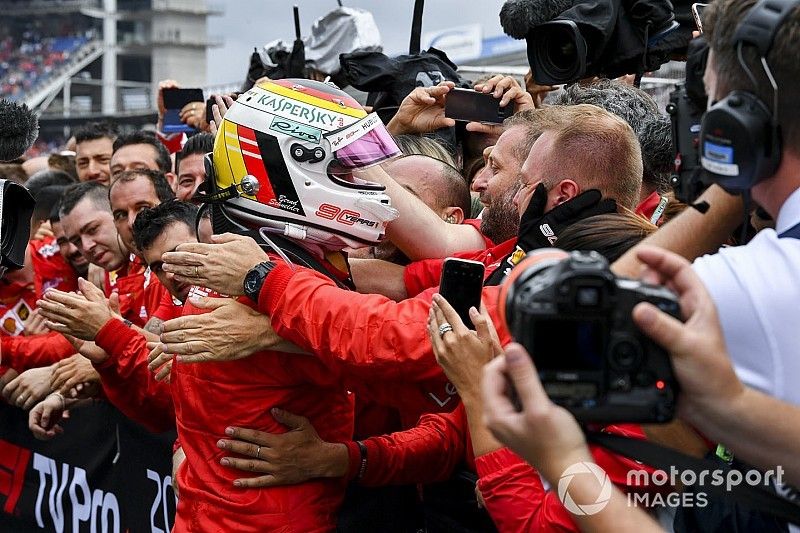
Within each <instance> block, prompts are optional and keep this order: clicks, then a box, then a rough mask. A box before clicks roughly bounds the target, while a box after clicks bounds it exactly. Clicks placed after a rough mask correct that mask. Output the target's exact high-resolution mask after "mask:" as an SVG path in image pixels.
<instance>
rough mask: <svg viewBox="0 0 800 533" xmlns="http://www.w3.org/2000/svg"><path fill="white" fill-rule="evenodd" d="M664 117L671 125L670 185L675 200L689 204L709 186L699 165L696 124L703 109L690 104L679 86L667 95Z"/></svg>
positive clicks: (688, 97)
mask: <svg viewBox="0 0 800 533" xmlns="http://www.w3.org/2000/svg"><path fill="white" fill-rule="evenodd" d="M667 114H668V115H669V117H670V121H671V122H672V140H673V146H674V148H673V149H674V155H675V166H674V169H673V172H672V175H671V176H670V186H671V187H672V188H673V190H674V191H675V197H676V198H677V199H678V200H680V201H681V202H683V203H686V204H692V203H694V201H695V200H696V199H697V197H698V196H700V195H701V194H702V193H703V191H705V190H706V189H707V188H708V186H709V185H711V182H710V181H709V180H708V178H707V177H706V174H705V171H704V170H703V167H702V166H700V125H701V121H702V119H703V110H702V109H699V108H698V107H697V106H696V105H695V104H694V102H693V101H692V99H691V97H690V96H689V94H688V93H687V89H686V86H679V87H678V88H677V89H675V90H674V91H672V92H671V93H670V95H669V103H668V104H667Z"/></svg>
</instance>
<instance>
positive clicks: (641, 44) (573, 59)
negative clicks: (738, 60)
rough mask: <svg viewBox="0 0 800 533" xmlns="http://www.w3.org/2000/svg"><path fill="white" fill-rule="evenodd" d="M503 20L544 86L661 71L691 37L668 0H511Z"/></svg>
mask: <svg viewBox="0 0 800 533" xmlns="http://www.w3.org/2000/svg"><path fill="white" fill-rule="evenodd" d="M500 23H501V24H502V26H503V30H504V31H505V32H506V33H507V34H509V35H511V36H512V37H514V38H517V39H520V38H522V37H524V38H525V40H526V41H527V44H528V62H529V63H530V66H531V69H532V71H533V77H534V79H535V80H536V82H537V83H539V84H541V85H560V84H564V83H570V82H573V81H577V80H579V79H582V78H589V77H592V76H598V75H602V76H605V77H608V78H616V77H618V76H622V75H625V74H637V73H638V74H643V73H644V72H646V71H651V70H657V69H658V67H660V66H661V65H662V64H664V63H666V62H667V61H669V59H670V57H671V56H672V55H673V54H675V53H678V52H680V53H683V52H684V51H685V49H686V45H687V43H688V41H689V34H688V33H687V32H683V31H679V24H678V23H677V22H676V21H675V13H674V9H673V6H672V3H671V2H669V0H507V2H506V4H505V5H504V6H503V9H502V10H501V12H500Z"/></svg>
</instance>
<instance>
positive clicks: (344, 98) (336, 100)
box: [272, 80, 362, 109]
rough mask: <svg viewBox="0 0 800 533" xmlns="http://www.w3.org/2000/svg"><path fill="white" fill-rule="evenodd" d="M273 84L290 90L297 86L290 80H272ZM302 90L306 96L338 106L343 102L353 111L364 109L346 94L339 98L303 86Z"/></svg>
mask: <svg viewBox="0 0 800 533" xmlns="http://www.w3.org/2000/svg"><path fill="white" fill-rule="evenodd" d="M272 83H275V84H277V85H282V86H284V87H288V88H290V89H291V88H292V87H294V86H295V85H294V84H293V83H292V82H290V81H288V80H272ZM300 90H301V91H302V92H304V93H306V94H310V95H312V96H316V97H318V98H322V99H323V100H328V101H331V102H333V103H335V104H337V105H341V104H339V102H342V103H343V104H344V105H345V106H347V107H352V108H353V109H362V108H361V104H359V103H358V102H357V101H356V99H355V98H353V97H352V96H350V95H349V94H345V95H344V96H338V95H333V94H329V93H326V92H323V91H318V90H317V89H314V88H313V87H307V86H303V87H302V88H301V89H300Z"/></svg>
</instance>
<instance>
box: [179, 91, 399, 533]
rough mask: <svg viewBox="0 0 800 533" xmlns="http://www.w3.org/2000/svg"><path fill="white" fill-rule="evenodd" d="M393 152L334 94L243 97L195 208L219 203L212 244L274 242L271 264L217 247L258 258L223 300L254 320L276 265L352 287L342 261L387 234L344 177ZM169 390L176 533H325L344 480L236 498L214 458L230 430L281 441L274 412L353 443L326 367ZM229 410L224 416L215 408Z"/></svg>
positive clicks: (376, 201)
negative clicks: (254, 431)
mask: <svg viewBox="0 0 800 533" xmlns="http://www.w3.org/2000/svg"><path fill="white" fill-rule="evenodd" d="M398 153H399V150H398V149H397V147H396V145H395V144H394V141H392V139H391V137H390V136H389V134H388V133H387V132H386V131H385V128H384V126H383V125H382V123H381V122H380V119H378V117H377V116H376V115H367V113H366V112H365V111H364V110H363V109H362V108H361V107H360V106H359V105H358V103H357V102H355V100H353V99H352V98H351V97H350V96H348V95H347V94H346V93H344V92H343V91H340V90H338V89H336V88H335V87H334V86H332V85H329V84H325V83H319V82H314V81H309V80H280V81H276V82H264V83H261V84H259V85H256V86H254V87H253V88H252V89H251V90H249V91H248V92H246V93H244V94H242V95H241V96H240V97H239V99H238V100H237V102H236V103H235V104H233V106H232V107H231V108H230V109H229V110H228V112H227V113H226V115H225V117H224V120H223V121H222V123H221V125H220V131H219V133H218V135H217V137H216V141H215V146H214V153H213V165H212V167H211V168H209V169H207V170H210V171H212V172H209V176H208V177H207V183H208V184H209V187H208V188H207V194H208V196H207V197H206V198H205V199H206V201H209V202H216V203H215V205H213V206H212V207H213V216H214V219H213V222H214V230H215V232H216V233H220V232H223V231H235V232H239V233H249V234H250V235H253V236H254V237H255V238H256V239H258V240H260V241H262V242H264V243H266V244H270V243H271V246H274V253H273V254H272V255H270V256H269V258H270V259H271V260H272V261H274V262H267V261H266V260H267V259H268V256H267V255H265V254H264V252H263V251H262V250H261V248H260V247H259V246H258V244H256V242H255V241H254V240H253V239H251V238H248V237H241V238H239V237H235V236H231V235H222V236H220V237H216V240H217V241H218V242H220V241H222V242H225V241H228V242H232V243H233V244H234V245H235V246H236V247H237V248H239V249H240V253H239V254H237V255H238V256H239V257H243V256H245V257H246V256H247V255H248V253H247V252H249V253H250V254H252V253H254V252H255V253H257V254H258V255H259V257H260V261H262V262H263V263H264V264H262V265H260V266H257V267H256V268H255V270H254V271H253V275H252V276H251V277H250V278H249V279H248V281H247V283H246V284H242V283H241V280H240V283H239V285H238V287H236V288H235V289H234V290H231V291H225V294H230V295H239V296H240V298H239V300H240V301H241V302H249V305H251V306H253V307H254V306H255V305H256V300H257V299H258V295H259V294H260V292H261V289H262V286H266V285H263V283H264V280H265V279H266V277H267V275H268V273H269V270H270V269H271V268H272V267H273V266H274V265H275V264H279V265H286V268H289V269H290V270H291V269H292V268H296V267H294V266H292V265H291V264H290V263H287V262H286V261H287V260H290V261H292V262H293V263H299V264H301V265H304V266H307V267H310V268H312V269H314V270H316V271H318V272H319V274H320V275H321V276H323V277H325V279H330V280H331V283H333V284H334V285H336V286H339V287H342V288H347V287H352V282H351V280H350V276H349V272H348V270H347V263H346V260H345V257H344V256H343V254H342V253H341V250H343V249H344V248H346V247H351V248H352V247H361V246H367V245H375V244H378V243H379V242H380V241H381V239H382V238H383V235H384V230H385V225H386V222H387V221H389V220H391V219H392V218H393V217H394V216H396V215H395V212H394V210H393V209H392V208H391V207H390V206H389V198H388V197H387V196H386V195H385V194H383V187H382V186H380V185H377V184H373V183H369V182H366V181H363V180H358V179H354V178H353V175H352V173H353V170H357V169H359V168H362V167H364V166H367V165H374V164H377V163H380V162H382V161H384V160H387V159H389V158H390V157H394V156H396V155H398ZM254 230H255V231H254ZM258 230H260V231H261V235H259V234H258ZM267 236H268V237H269V239H268V240H267V239H266V237H267ZM250 266H252V265H249V266H248V268H249V267H250ZM204 268H206V264H205V263H204V262H200V263H196V264H193V266H192V268H191V270H192V271H193V274H196V275H198V276H199V275H200V273H201V271H202V270H203V269H204ZM190 281H191V280H190ZM198 282H199V278H195V280H194V283H198ZM201 295H202V296H207V297H208V298H209V299H211V300H214V299H218V298H220V297H221V296H220V294H219V292H215V291H212V290H209V289H207V288H204V287H202V286H196V287H193V288H192V289H191V291H190V299H189V303H187V305H185V306H184V315H187V316H190V315H193V314H198V313H204V312H206V311H207V309H203V308H200V307H197V306H195V305H194V303H193V300H192V296H195V297H196V296H201ZM218 356H222V357H221V358H223V359H224V354H218ZM170 380H171V387H172V392H173V401H174V405H175V415H176V419H177V426H178V438H179V440H180V443H181V446H182V448H183V451H184V452H185V454H186V460H185V461H184V463H183V464H182V466H181V467H180V468H179V469H178V471H177V478H178V484H179V486H180V495H181V497H180V499H179V501H178V509H177V516H176V521H175V529H174V531H177V532H183V531H209V530H213V531H218V530H236V531H264V530H268V529H273V528H274V529H277V528H280V529H282V530H284V531H329V530H333V529H334V528H335V525H336V517H337V514H338V508H339V506H340V504H341V502H342V500H343V497H344V488H345V481H344V480H341V479H340V480H314V481H309V482H306V483H302V484H299V485H294V486H285V487H274V488H268V489H264V490H259V491H255V492H254V491H242V490H240V489H237V488H235V487H234V485H233V481H234V479H235V476H234V473H233V472H231V471H230V470H229V469H227V468H225V467H224V466H223V465H220V464H219V462H218V461H219V460H220V458H221V456H222V451H221V450H220V449H219V448H218V447H217V441H218V440H219V439H220V438H221V437H222V436H224V435H225V429H226V428H227V427H229V426H231V425H239V426H242V425H244V426H249V427H254V428H258V429H259V430H262V431H269V432H283V431H285V429H284V428H283V426H282V425H281V424H280V423H279V422H278V421H277V419H276V418H275V417H274V416H273V415H272V413H271V412H270V409H271V408H273V407H279V406H280V407H281V408H284V409H288V410H293V411H294V412H298V413H302V414H303V415H304V416H306V417H308V418H309V420H312V421H313V423H314V424H315V426H316V427H317V428H318V430H319V432H320V435H321V436H324V437H323V438H325V439H330V440H332V441H343V440H347V439H349V438H351V436H352V432H353V402H352V397H351V395H350V394H349V393H348V392H347V390H346V389H345V387H344V385H343V379H342V377H341V374H340V373H339V371H338V369H337V366H336V365H334V364H333V362H332V361H326V360H325V358H324V357H312V356H309V355H294V354H289V353H285V352H279V351H274V350H269V351H259V352H257V353H254V354H252V355H250V356H249V357H247V358H246V359H243V360H234V361H221V362H208V363H204V364H198V365H182V364H176V365H173V367H172V374H171V376H170ZM209 382H213V383H214V387H213V388H209V387H208V383H209ZM231 402H233V403H235V405H236V409H235V410H232V409H229V408H228V407H224V406H226V405H230V404H231ZM210 524H213V525H210Z"/></svg>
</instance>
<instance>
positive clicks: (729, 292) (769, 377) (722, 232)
mask: <svg viewBox="0 0 800 533" xmlns="http://www.w3.org/2000/svg"><path fill="white" fill-rule="evenodd" d="M754 4H755V2H753V1H751V0H719V1H717V2H714V3H713V4H711V5H710V6H709V8H708V9H707V10H706V12H705V23H704V30H705V35H706V37H707V38H708V41H709V43H710V47H711V49H710V53H709V58H708V63H707V66H706V72H705V85H706V90H707V92H708V94H709V95H711V97H712V99H713V100H714V101H721V100H723V99H724V98H725V97H726V96H728V95H729V94H730V93H731V92H732V91H747V92H754V93H755V94H756V95H757V96H758V97H759V99H760V100H761V103H762V104H763V105H764V106H766V109H769V110H770V113H776V115H775V120H776V122H777V125H778V126H779V130H780V136H781V138H782V144H781V145H780V148H779V147H778V145H777V144H776V145H774V153H775V154H776V157H775V159H776V160H777V161H779V163H778V164H777V166H775V170H774V172H772V174H771V175H753V174H755V171H754V170H753V169H752V165H753V164H754V163H755V162H756V161H757V159H758V158H760V157H762V156H761V155H759V154H760V153H761V152H759V154H755V153H749V152H747V151H746V150H744V147H745V146H752V145H753V144H754V143H760V144H763V143H765V142H768V140H767V139H766V137H764V135H763V134H753V135H754V137H752V139H749V140H747V141H744V142H743V141H742V140H737V141H736V142H737V144H736V149H737V151H736V154H737V155H736V156H737V157H739V158H741V157H745V156H746V157H747V158H748V159H747V160H745V159H737V163H738V164H739V166H740V169H741V173H742V174H741V175H738V176H736V177H737V179H740V181H747V183H746V184H744V185H742V184H739V185H738V186H736V187H732V188H731V190H736V191H744V192H746V193H749V194H751V195H752V199H753V201H755V202H756V203H758V204H759V205H760V206H762V207H763V208H764V210H765V211H766V212H767V213H768V214H769V215H770V216H771V217H772V218H773V219H775V221H776V228H775V230H771V229H765V230H762V231H761V232H759V233H758V234H757V236H756V237H755V238H754V239H753V240H752V241H751V242H750V243H748V244H747V245H746V246H740V247H731V248H724V249H722V250H720V251H718V252H717V249H718V247H719V246H720V245H721V244H722V243H724V242H725V241H726V240H727V238H728V235H730V233H731V232H732V231H733V229H734V228H735V227H736V226H737V225H738V224H739V223H741V222H742V219H743V215H742V212H743V210H742V204H741V201H740V200H738V199H737V198H733V197H731V196H730V195H728V194H726V193H725V192H723V191H722V190H721V189H720V188H719V187H718V186H712V187H710V188H709V189H708V190H707V191H706V193H705V194H704V195H703V196H702V197H701V199H700V200H701V201H704V202H706V203H707V204H708V206H709V211H708V212H706V213H705V214H701V213H700V212H699V211H697V210H695V209H690V210H687V211H685V212H684V213H682V214H681V215H679V216H678V217H676V218H675V219H673V221H671V222H670V223H669V224H667V225H665V226H664V227H663V228H662V229H661V230H659V231H658V232H657V233H656V234H655V235H653V236H652V237H651V238H649V239H648V240H647V241H646V243H647V244H651V245H655V246H660V247H663V248H665V249H668V250H671V251H674V252H677V253H679V254H680V255H682V256H684V257H686V258H689V259H694V258H696V257H698V256H700V255H702V254H703V253H713V252H717V253H715V254H714V255H708V256H704V257H701V258H699V259H697V260H696V261H695V262H694V269H695V271H696V272H697V273H698V275H699V276H700V278H701V279H702V280H703V282H704V283H705V285H706V287H707V288H708V291H709V293H710V294H711V297H712V299H713V300H714V303H715V304H716V306H717V309H718V310H719V317H720V322H721V324H722V331H723V332H724V334H725V341H726V344H727V346H728V349H729V350H730V354H731V359H732V360H733V363H734V365H735V367H736V369H737V374H738V375H739V377H740V378H741V379H742V380H743V382H744V383H745V384H746V385H748V386H752V387H755V388H757V389H758V390H761V391H764V392H766V393H769V394H772V395H774V396H776V397H777V398H780V399H783V400H786V401H788V402H790V403H792V404H800V391H798V389H797V387H795V386H794V383H795V381H796V380H797V378H799V377H800V359H798V358H797V357H795V356H794V354H795V350H796V347H797V346H798V343H800V330H798V328H796V327H795V325H794V322H791V321H790V320H791V318H790V317H793V316H794V314H795V307H796V302H797V301H798V299H799V298H800V279H798V268H797V266H798V265H800V240H798V239H797V238H796V237H795V235H794V228H795V227H796V225H797V224H798V223H800V191H798V189H800V152H799V151H798V146H800V143H799V142H798V138H800V137H799V136H800V116H798V107H797V105H796V100H797V94H796V90H794V84H795V81H796V80H797V79H798V76H800V66H799V65H798V63H797V62H796V61H795V60H794V56H793V54H794V52H795V51H796V50H797V49H798V47H799V46H800V8H797V7H794V8H793V9H791V11H790V12H789V13H788V15H787V17H786V19H785V20H783V22H782V23H781V24H780V27H778V28H776V29H775V36H774V41H773V42H772V46H771V48H770V49H769V51H768V53H767V54H766V57H765V58H764V63H766V65H768V67H769V70H770V71H771V74H772V76H773V77H774V79H775V82H776V85H777V87H778V92H777V103H778V107H779V112H777V111H778V110H775V109H772V107H774V104H773V96H774V95H775V93H774V91H773V89H772V85H771V83H770V81H769V80H768V77H767V74H766V72H765V70H764V67H763V64H762V62H761V58H760V57H759V54H760V52H758V51H757V50H756V49H755V47H754V46H752V45H748V44H742V45H737V44H736V43H734V35H735V32H736V30H737V28H738V27H739V25H740V24H741V23H742V20H743V19H744V18H745V17H746V16H747V15H748V13H750V12H751V10H755V9H759V8H763V4H761V3H759V4H755V7H754ZM739 48H741V53H742V57H743V61H744V65H746V67H747V68H748V69H749V70H750V72H751V73H752V75H753V76H755V78H756V80H757V81H758V83H757V85H756V86H754V85H753V83H752V82H751V81H750V78H749V77H748V75H747V73H746V72H745V69H744V67H743V66H742V65H741V64H740V63H739V58H738V53H737V49H739ZM713 110H714V107H712V108H711V109H710V110H709V112H707V114H706V117H705V118H704V128H705V123H706V121H708V119H709V116H710V115H711V113H712V111H713ZM735 129H736V131H739V132H742V133H743V132H744V131H745V129H744V128H741V127H740V128H735ZM772 142H774V143H777V142H778V140H777V139H774V140H773V141H772ZM762 166H763V168H769V169H771V166H769V165H764V164H763V163H762ZM745 174H748V176H745ZM745 178H746V180H745ZM718 179H720V178H718ZM721 181H722V183H723V185H725V183H726V182H725V180H724V177H722V179H721ZM639 268H640V263H639V262H638V260H637V257H636V255H635V253H633V252H631V253H629V254H627V255H626V256H624V257H623V258H622V259H621V260H620V261H619V262H617V263H616V264H615V265H614V270H615V271H616V272H617V273H621V274H628V275H635V274H637V273H638V271H639Z"/></svg>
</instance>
